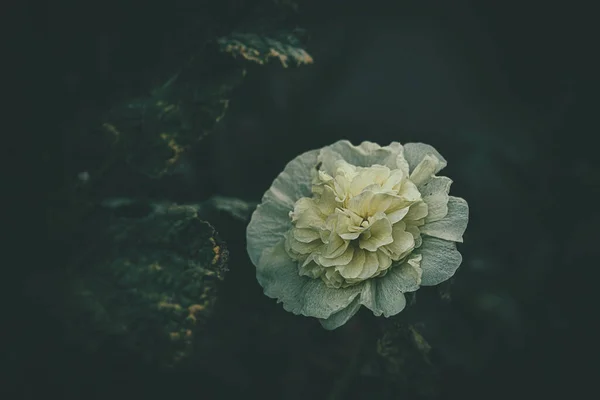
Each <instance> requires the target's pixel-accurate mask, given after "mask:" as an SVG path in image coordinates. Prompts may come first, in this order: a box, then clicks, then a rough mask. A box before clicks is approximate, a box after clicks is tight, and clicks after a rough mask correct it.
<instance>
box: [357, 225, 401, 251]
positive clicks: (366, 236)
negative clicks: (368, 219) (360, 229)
mask: <svg viewBox="0 0 600 400" xmlns="http://www.w3.org/2000/svg"><path fill="white" fill-rule="evenodd" d="M393 240H394V239H393V237H392V224H391V223H390V221H389V220H388V219H387V218H385V217H384V218H380V219H378V220H376V221H375V222H373V223H372V224H371V226H370V227H369V229H368V230H367V231H365V232H364V233H363V234H362V235H361V237H360V238H359V239H358V245H359V247H360V248H361V249H365V250H369V251H376V250H377V249H378V248H380V247H381V246H385V245H387V244H390V243H392V241H393Z"/></svg>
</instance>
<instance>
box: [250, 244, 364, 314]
mask: <svg viewBox="0 0 600 400" xmlns="http://www.w3.org/2000/svg"><path fill="white" fill-rule="evenodd" d="M256 278H257V279H258V282H259V283H260V285H261V286H262V287H263V288H264V293H265V294H266V295H267V296H269V297H271V298H275V299H277V300H278V301H280V302H282V303H283V308H284V309H285V310H286V311H290V312H292V313H294V314H302V315H305V316H307V317H316V318H329V317H330V316H331V315H332V314H334V313H336V312H338V311H340V310H342V309H344V308H346V307H348V305H350V303H352V300H354V299H355V298H356V297H357V296H358V295H359V293H360V291H361V289H362V285H360V284H359V285H354V286H350V287H347V288H341V287H340V288H337V289H336V288H329V287H327V286H326V285H325V283H324V282H323V281H322V280H321V279H311V278H307V277H305V276H300V275H299V273H298V266H297V263H296V262H295V261H293V260H292V259H291V258H290V257H289V256H288V255H287V253H286V252H285V249H284V246H283V241H281V242H280V243H278V244H277V245H276V246H274V247H271V248H270V249H267V250H266V251H264V252H263V254H262V257H261V263H260V264H257V266H256Z"/></svg>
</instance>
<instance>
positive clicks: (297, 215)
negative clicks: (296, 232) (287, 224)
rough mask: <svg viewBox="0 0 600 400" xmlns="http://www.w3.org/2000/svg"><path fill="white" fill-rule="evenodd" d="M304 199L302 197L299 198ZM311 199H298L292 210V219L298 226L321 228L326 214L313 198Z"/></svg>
mask: <svg viewBox="0 0 600 400" xmlns="http://www.w3.org/2000/svg"><path fill="white" fill-rule="evenodd" d="M301 200H304V199H301ZM309 200H311V201H299V202H298V204H302V206H296V208H295V209H294V212H293V214H292V215H293V220H294V221H295V222H296V227H298V228H321V227H323V226H324V224H325V220H326V218H327V216H326V215H325V214H323V213H322V212H321V211H320V210H319V208H318V207H317V205H316V204H315V202H314V200H313V199H309Z"/></svg>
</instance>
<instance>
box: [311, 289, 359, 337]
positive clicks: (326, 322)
mask: <svg viewBox="0 0 600 400" xmlns="http://www.w3.org/2000/svg"><path fill="white" fill-rule="evenodd" d="M361 305H362V304H360V299H359V298H358V297H356V298H355V299H354V300H353V301H352V303H350V305H349V306H348V307H346V308H344V309H342V310H340V311H338V312H336V313H334V314H332V315H331V316H330V317H329V318H327V319H320V320H319V322H320V323H321V326H323V328H325V329H327V330H328V331H332V330H334V329H336V328H339V327H340V326H342V325H344V324H345V323H346V322H348V320H349V319H350V318H352V317H353V316H354V314H356V312H357V311H358V310H359V309H360V307H361Z"/></svg>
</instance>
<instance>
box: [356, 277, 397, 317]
mask: <svg viewBox="0 0 600 400" xmlns="http://www.w3.org/2000/svg"><path fill="white" fill-rule="evenodd" d="M390 272H391V271H390ZM387 275H389V272H388V274H386V275H385V276H384V277H381V278H375V279H369V280H367V281H365V283H364V285H363V290H362V292H361V293H360V302H361V304H362V305H364V306H365V307H367V308H368V309H369V310H371V311H373V314H375V315H376V316H380V315H381V314H383V316H384V317H391V316H392V315H396V314H398V313H399V312H400V311H402V310H404V307H406V298H405V297H404V294H403V293H402V291H400V290H399V289H398V288H397V287H395V286H394V283H395V281H394V280H392V281H390V282H389V283H385V284H384V280H385V279H386V278H387Z"/></svg>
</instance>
